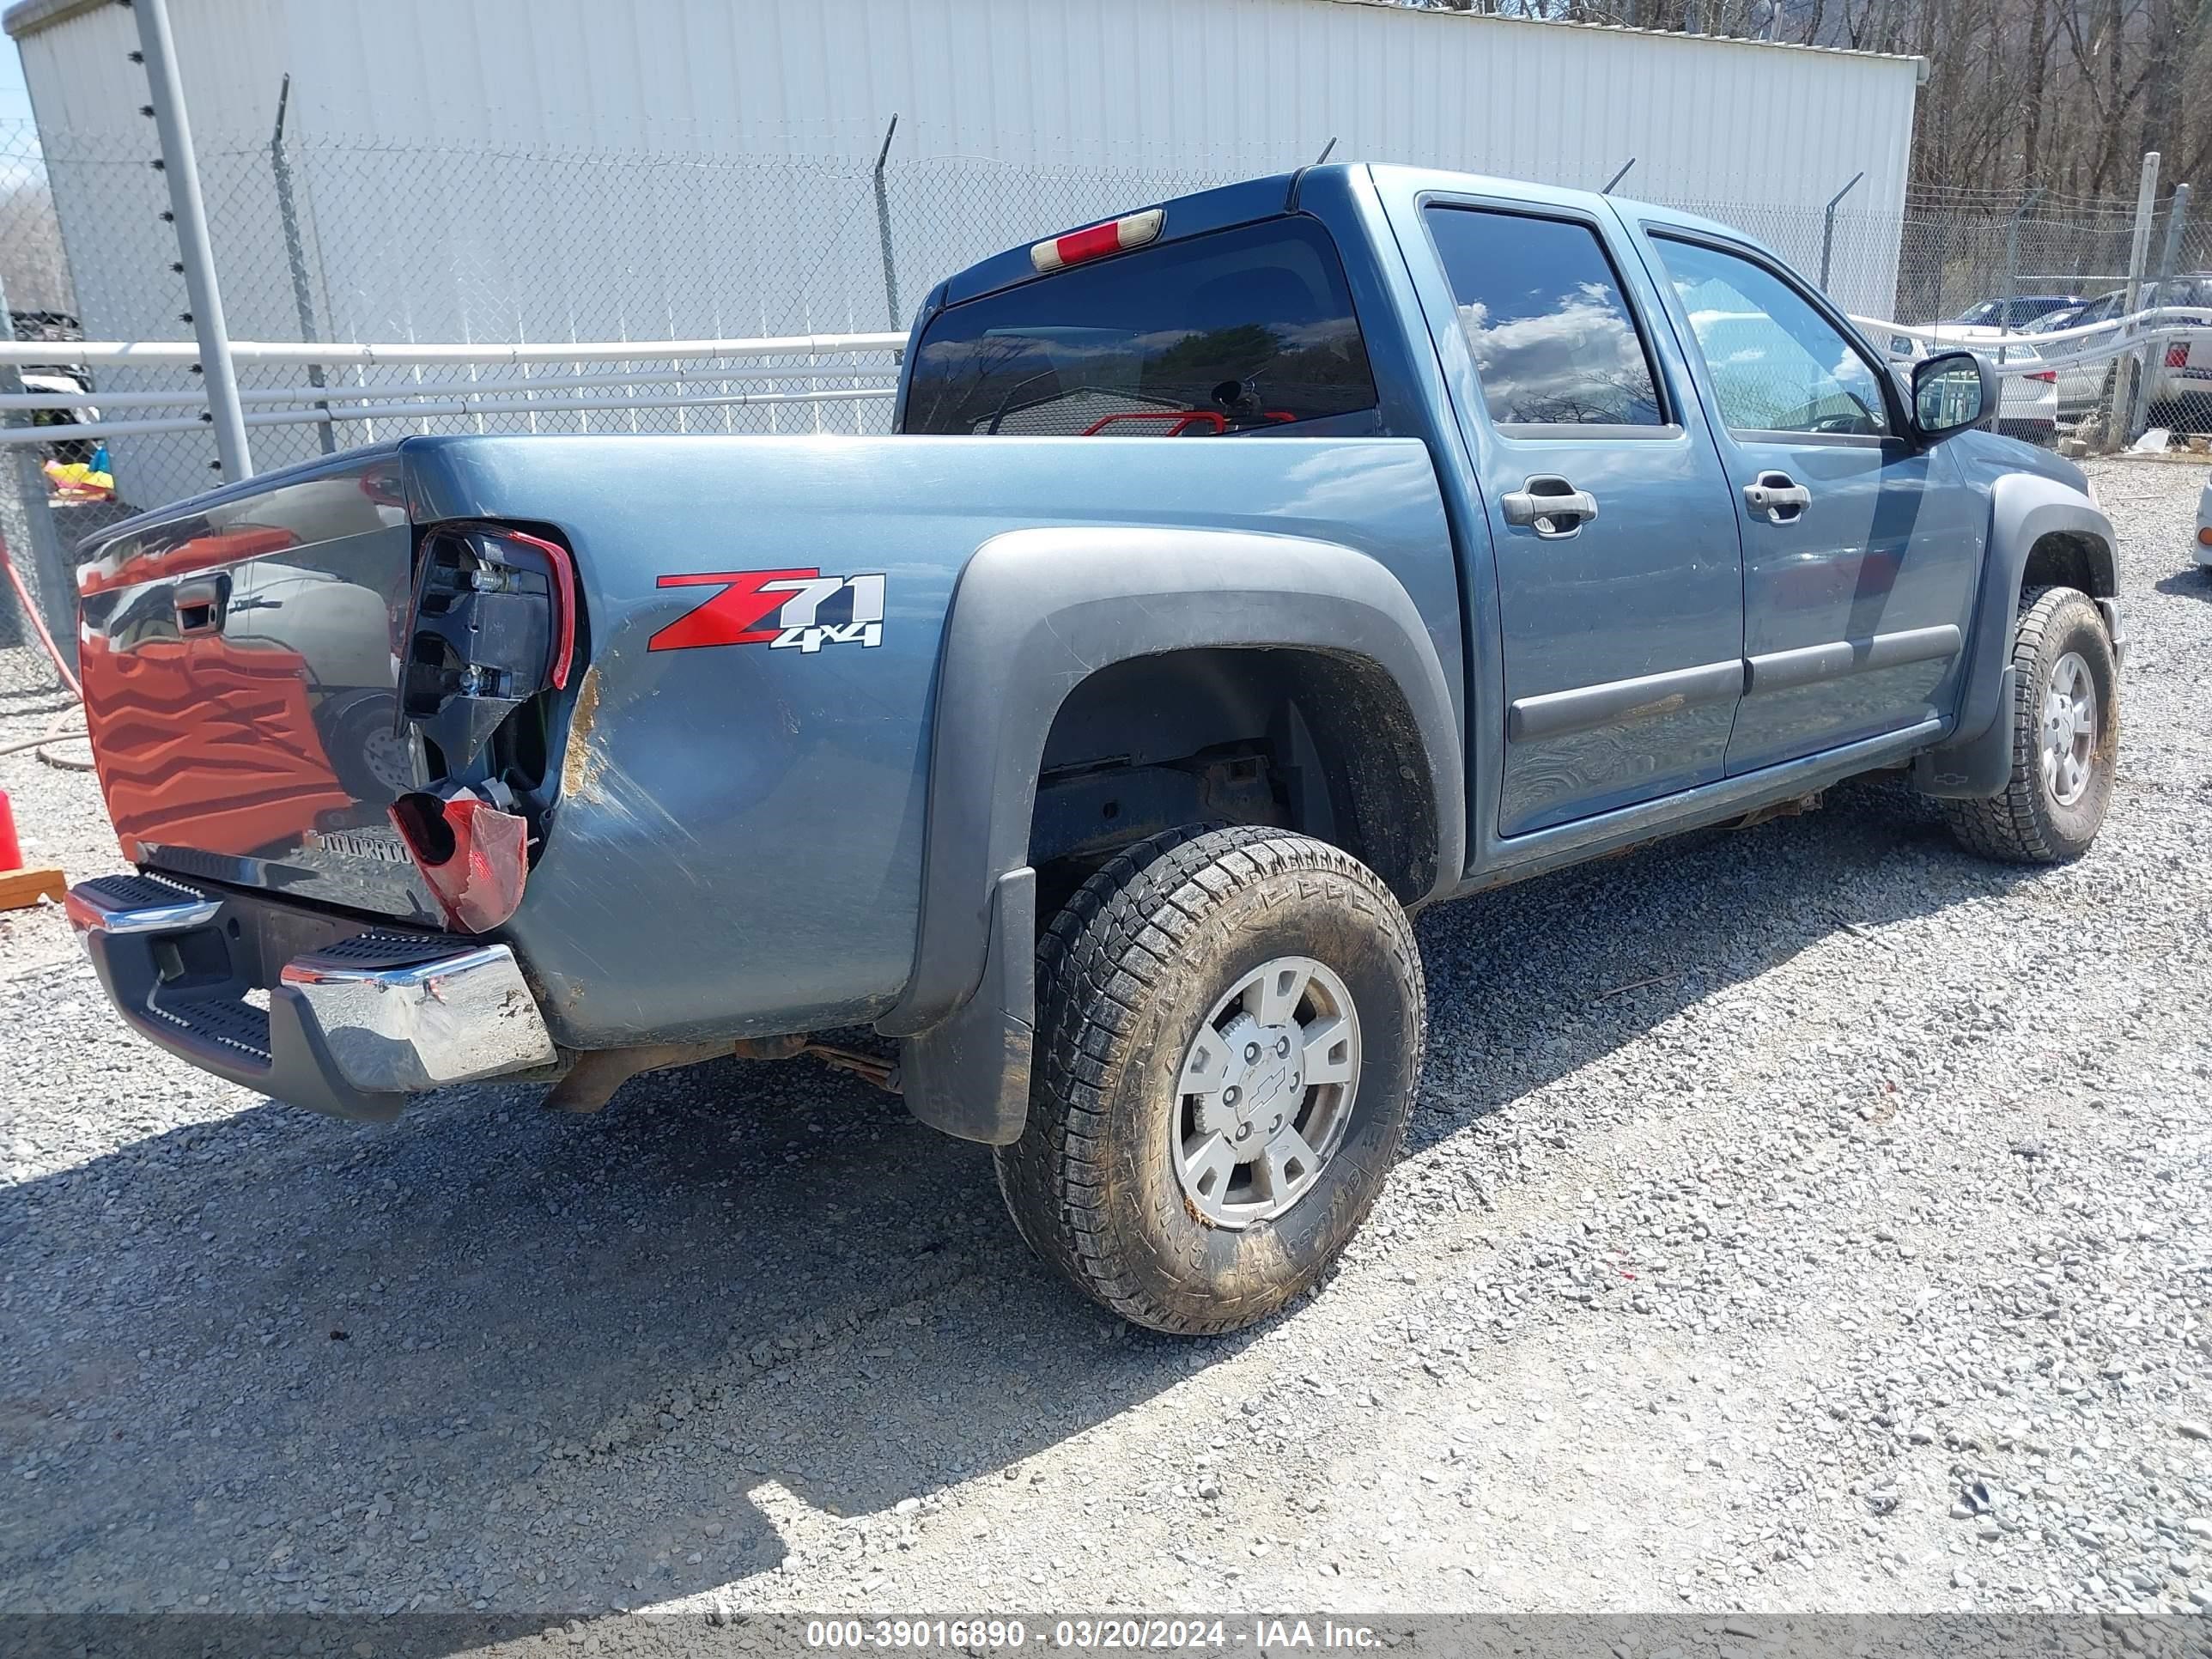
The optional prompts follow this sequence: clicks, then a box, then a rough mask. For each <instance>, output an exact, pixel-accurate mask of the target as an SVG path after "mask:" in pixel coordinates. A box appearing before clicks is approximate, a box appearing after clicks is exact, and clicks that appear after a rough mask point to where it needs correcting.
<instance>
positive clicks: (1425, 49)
mask: <svg viewBox="0 0 2212 1659" xmlns="http://www.w3.org/2000/svg"><path fill="white" fill-rule="evenodd" d="M170 9H171V13H172V15H173V20H174V24H175V33H176V38H177V44H178V51H179V57H180V58H181V62H182V71H183V76H184V82H185V92H186V97H187V101H188V103H189V105H190V107H191V119H192V124H193V128H194V132H195V137H196V138H197V144H198V148H199V150H200V153H201V161H202V170H203V173H204V176H205V178H206V179H207V195H208V200H209V204H210V215H211V217H212V220H213V228H214V233H215V236H216V243H217V257H218V261H219V264H220V266H221V269H222V280H223V286H224V298H225V301H226V308H227V310H228V313H229V322H230V328H231V332H232V334H233V335H234V336H235V337H246V338H251V337H278V338H297V337H300V335H301V330H302V317H301V311H302V307H301V306H300V305H299V304H298V303H296V301H297V298H298V295H297V294H296V293H295V287H296V285H295V283H293V282H292V280H291V279H290V276H289V256H288V252H287V247H286V244H285V241H284V239H283V235H282V234H281V229H280V222H279V218H278V215H277V213H276V210H275V205H274V200H273V193H272V189H271V179H270V167H269V160H268V151H269V145H270V129H271V125H272V121H273V118H274V116H275V112H276V103H277V97H278V89H279V87H280V85H281V84H282V83H283V79H284V77H285V76H287V75H289V76H290V87H291V91H290V100H289V111H288V115H287V132H288V134H289V135H290V137H289V146H290V148H289V166H290V168H291V172H292V175H293V179H292V182H293V186H294V191H295V196H296V197H297V202H296V215H295V218H296V221H297V222H298V224H299V228H300V231H301V234H300V237H299V240H300V241H301V245H302V251H303V254H304V258H305V261H306V263H307V266H308V267H309V276H310V280H309V282H308V283H307V289H309V290H310V291H311V292H310V296H309V297H310V299H311V301H312V303H311V304H309V305H308V306H307V307H304V308H305V309H306V310H307V311H308V312H309V313H311V314H310V315H309V316H308V317H307V319H306V321H307V326H308V327H310V328H312V329H313V331H314V333H315V334H316V336H317V337H323V338H335V339H368V338H384V339H391V338H412V339H420V340H485V339H498V340H512V339H532V340H545V339H552V338H567V337H575V338H641V337H659V338H664V339H665V338H670V337H699V336H706V335H726V334H757V333H761V332H782V331H797V330H799V329H802V328H805V329H812V330H817V331H838V330H848V329H880V328H883V327H884V326H886V325H888V324H889V323H890V321H891V319H890V318H889V317H888V315H887V313H888V310H889V304H888V301H887V299H886V295H885V291H884V277H883V271H882V264H883V260H882V249H881V247H880V246H879V243H878V211H877V208H876V205H875V201H874V192H873V190H872V177H871V169H872V166H873V164H874V162H875V160H876V156H877V152H878V149H879V147H880V146H881V145H882V143H883V140H884V129H885V125H886V124H887V122H888V121H889V120H890V117H891V116H892V115H893V114H896V116H897V118H898V127H897V134H896V142H895V143H894V145H893V148H892V150H891V163H890V167H889V168H888V169H887V184H888V189H887V191H886V209H887V211H886V213H885V215H884V216H885V217H887V218H888V219H889V221H890V227H891V238H892V241H893V245H894V251H895V256H896V270H897V286H898V295H899V308H900V310H901V311H902V312H910V310H911V308H912V307H913V305H914V304H915V301H918V300H919V299H920V298H921V295H922V294H923V293H924V292H925V291H926V290H927V286H928V284H929V283H931V282H933V280H935V278H936V277H938V276H941V275H943V274H945V272H947V271H948V270H951V269H954V268H957V266H959V265H961V264H965V263H967V262H968V261H969V260H970V259H973V258H976V257H979V256H980V255H981V254H982V253H985V252H989V251H991V250H992V249H993V248H994V247H997V246H1004V245H1007V244H1011V243H1014V242H1018V241H1024V240H1030V239H1031V238H1033V237H1035V236H1036V235H1039V234H1043V233H1045V232H1048V231H1051V230H1054V229H1059V228H1065V227H1066V225H1068V224H1070V223H1072V222H1080V220H1081V219H1083V218H1085V217H1087V216H1094V215H1102V214H1105V213H1109V212H1113V211H1116V210H1126V209H1127V208H1131V207H1135V206H1139V205H1141V204H1143V203H1144V202H1145V201H1147V200H1152V199H1157V198H1158V197H1162V196H1165V195H1170V194H1173V193H1175V192H1176V191H1179V190H1182V189H1186V188H1190V187H1193V186H1195V185H1202V184H1206V183H1214V182H1220V181H1224V180H1226V179H1232V178H1236V177H1238V176H1243V175H1249V174H1251V173H1261V172H1273V171H1278V170H1282V169H1285V168H1289V167H1296V166H1297V165H1299V164H1301V163H1304V162H1307V161H1312V160H1314V159H1315V158H1316V156H1317V155H1319V154H1320V152H1321V150H1322V146H1323V145H1324V144H1325V143H1327V142H1328V141H1329V140H1330V139H1332V138H1334V139H1335V140H1336V147H1335V153H1334V159H1337V160H1340V161H1341V160H1374V161H1410V162H1417V163H1425V164H1432V165H1437V166H1443V167H1460V168H1465V169H1467V170H1469V171H1474V172H1482V173H1496V174H1503V175H1507V176H1513V177H1521V178H1528V179H1538V180H1542V181H1546V182H1553V183H1559V184H1568V185H1583V186H1588V187H1592V188H1595V187H1596V186H1598V185H1602V184H1604V183H1605V182H1606V181H1607V179H1609V178H1610V177H1611V176H1612V175H1613V173H1615V172H1616V171H1618V170H1619V168H1620V167H1621V165H1622V164H1623V163H1624V162H1626V161H1628V160H1629V159H1630V158H1631V157H1634V158H1635V167H1634V168H1633V170H1632V172H1631V173H1630V174H1629V176H1628V178H1627V179H1626V180H1625V181H1624V182H1623V183H1622V185H1620V193H1622V194H1623V195H1633V196H1644V197H1650V198H1653V199H1656V200H1662V201H1666V202H1669V203H1672V204H1680V205H1686V206H1691V207H1693V208H1697V209H1699V210H1704V211H1707V212H1710V213H1711V214H1713V215H1714V216H1718V217H1723V218H1735V219H1737V220H1738V221H1739V222H1742V223H1744V224H1745V226H1746V228H1748V229H1750V230H1752V231H1753V232H1754V233H1756V234H1763V235H1765V236H1767V237H1768V239H1769V240H1773V241H1775V242H1776V243H1777V244H1778V246H1781V247H1782V250H1783V252H1785V253H1786V254H1789V255H1790V256H1792V257H1794V258H1797V259H1799V260H1800V261H1802V262H1805V263H1808V264H1813V265H1814V266H1815V267H1816V268H1817V264H1818V255H1819V223H1820V207H1821V205H1822V204H1824V203H1826V201H1827V200H1828V198H1829V197H1832V196H1833V195H1834V194H1835V193H1836V191H1838V189H1839V188H1840V187H1841V186H1842V185H1844V183H1845V182H1846V181H1847V180H1849V179H1850V178H1851V176H1852V175H1853V174H1854V173H1863V174H1864V179H1863V182H1862V183H1861V184H1860V185H1858V187H1857V190H1855V191H1854V192H1853V194H1852V196H1851V198H1850V207H1851V209H1852V210H1853V212H1854V216H1855V218H1856V219H1857V222H1858V224H1859V226H1860V227H1861V229H1860V232H1859V234H1857V235H1856V236H1855V237H1854V240H1853V244H1852V250H1851V252H1852V258H1850V261H1849V262H1848V263H1847V264H1839V265H1838V270H1837V272H1836V276H1835V278H1834V280H1833V281H1832V283H1831V286H1832V288H1833V289H1835V290H1836V291H1837V293H1838V297H1839V298H1841V299H1842V300H1843V301H1844V303H1845V304H1846V305H1848V306H1849V307H1851V308H1853V309H1855V310H1860V311H1866V312H1875V313H1881V312H1883V311H1886V310H1887V308H1888V307H1889V304H1890V301H1891V299H1892V297H1893V284H1894V275H1895V264H1896V234H1897V231H1896V221H1897V216H1899V214H1900V213H1901V210H1902V208H1903V204H1904V195H1905V179H1906V171H1907V163H1908V159H1909V150H1910V145H1911V129H1912V115H1913V100H1914V97H1915V93H1916V88H1917V82H1918V76H1919V69H1920V64H1919V60H1917V59H1915V58H1887V57H1879V56H1875V55H1872V54H1867V53H1856V52H1834V51H1827V50H1814V49H1808V48H1802V47H1795V46H1775V45H1768V44H1764V43H1757V42H1749V41H1741V40H1719V39H1711V38H1705V37H1693V36H1684V35H1678V34H1662V33H1646V32H1639V31H1635V30H1628V29H1616V28H1601V27H1583V26H1575V25H1565V24H1548V23H1530V22H1522V21H1512V20H1505V19H1498V18H1492V17H1480V16H1473V15H1464V14H1446V13H1437V12H1426V11H1419V10H1413V9H1407V8H1404V7H1398V6H1391V5H1386V4H1382V3H1374V0H806V3H793V0H629V3H621V4H610V3H607V0H171V4H170ZM5 22H6V27H7V29H8V32H9V33H10V34H12V35H14V36H15V39H16V40H17V41H18V43H19V44H20V46H21V52H22V58H23V64H24V70H25V74H26V77H27V81H28V83H29V87H30V92H31V98H32V103H33V108H34V110H35V112H36V114H37V118H38V121H39V125H40V133H41V136H42V140H43V142H44V144H45V148H46V154H47V157H48V161H49V167H50V171H51V174H52V181H53V186H54V191H55V195H56V198H57V206H58V210H59V213H60V216H61V220H62V228H63V234H64V240H65V242H66V244H67V247H68V252H69V256H70V267H71V272H72V276H73V278H74V281H75V283H76V289H77V294H78V304H79V308H80V310H81V312H82V315H83V320H84V323H85V325H86V328H87V331H88V333H91V334H94V335H96V336H100V337H118V336H119V337H181V336H183V335H185V334H186V333H187V332H188V330H187V329H185V327H184V326H183V325H181V324H180V323H179V320H178V317H177V313H178V311H179V309H180V307H179V303H178V301H179V294H180V289H179V288H178V287H177V285H176V283H175V282H174V280H173V278H171V277H169V276H168V274H167V273H168V272H169V267H170V264H171V262H172V261H173V259H174V258H175V252H174V245H173V240H170V234H169V228H168V227H167V226H166V225H165V224H163V223H162V222H161V217H160V210H161V207H162V206H163V205H164V202H163V200H162V185H161V178H160V175H159V174H158V173H153V172H151V171H150V170H149V169H148V168H147V167H146V166H145V161H144V160H143V157H145V156H147V155H151V154H152V151H153V148H154V146H153V137H152V132H151V125H152V124H151V123H150V122H148V121H146V120H145V119H144V118H143V117H142V116H141V115H140V114H139V113H138V111H139V107H140V106H141V105H143V103H144V102H145V101H146V91H145V82H144V71H143V68H141V67H140V66H139V65H137V64H133V63H132V62H131V58H130V54H131V52H132V51H133V49H134V48H135V47H136V46H137V40H136V33H135V26H134V24H133V21H132V19H131V13H130V11H129V10H128V9H125V8H124V7H121V6H117V5H113V4H111V3H106V0H21V3H18V4H16V5H15V6H13V7H12V8H11V9H9V11H8V12H7V14H6V19H5ZM134 157H135V158H137V159H133V158H134ZM770 158H776V159H775V160H773V161H771V159H770ZM1882 223H1887V224H1888V226H1889V227H1890V228H1889V230H1888V232H1887V245H1886V246H1884V245H1883V244H1882V241H1881V235H1880V234H1879V232H1878V231H1877V233H1876V234H1875V236H1874V238H1873V240H1872V243H1871V244H1869V237H1868V235H1867V234H1865V229H1864V228H1865V227H1866V226H1868V225H1875V226H1879V225H1881V224H1882ZM905 320H906V319H905V317H904V316H901V317H899V318H898V319H896V321H897V323H898V324H899V325H903V323H904V321H905ZM295 378H296V376H295ZM847 407H848V409H850V408H852V407H854V406H853V405H848V406H847ZM354 436H357V434H349V441H351V439H352V438H353V437H354ZM292 440H298V441H300V442H301V443H304V444H307V445H308V446H309V447H312V442H313V441H312V440H310V439H304V438H301V435H298V434H296V433H289V432H287V433H284V434H283V435H281V436H279V435H269V436H260V437H257V441H256V448H257V459H258V460H259V461H261V462H262V464H263V465H267V464H269V463H270V462H272V461H275V460H277V459H286V458H288V456H289V453H294V452H291V451H288V450H286V449H284V448H283V445H284V444H285V443H286V442H288V441H292ZM264 452H265V453H264ZM123 459H124V458H123V457H122V456H121V455H120V454H118V463H120V462H122V461H123ZM191 482H192V483H194V484H195V485H197V484H199V483H204V482H205V479H204V477H200V478H197V479H194V480H192V481H191ZM143 493H144V494H147V495H152V494H158V493H159V492H158V491H155V490H153V489H150V488H149V489H147V490H145V491H144V492H143Z"/></svg>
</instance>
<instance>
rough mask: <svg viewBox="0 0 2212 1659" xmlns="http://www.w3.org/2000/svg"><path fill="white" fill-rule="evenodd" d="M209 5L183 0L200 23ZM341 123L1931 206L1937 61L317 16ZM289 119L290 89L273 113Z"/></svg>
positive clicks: (1186, 7) (1187, 11)
mask: <svg viewBox="0 0 2212 1659" xmlns="http://www.w3.org/2000/svg"><path fill="white" fill-rule="evenodd" d="M203 6H204V7H205V8H206V9H208V10H210V11H211V12H216V11H219V12H220V13H221V14H223V15H234V14H236V13H237V12H239V11H240V10H241V9H243V8H242V7H240V5H239V4H238V3H236V0H179V3H178V4H177V6H176V9H177V12H178V15H179V19H180V20H181V21H180V24H179V27H180V31H181V30H182V28H183V27H184V26H185V21H190V20H191V19H192V18H193V15H194V13H195V12H196V11H197V10H198V9H201V8H202V7H203ZM287 12H288V16H289V23H290V32H291V47H292V57H293V59H294V62H293V65H292V66H293V67H294V68H295V70H297V71H298V78H299V82H300V86H301V94H302V96H303V97H304V98H305V99H306V100H307V110H306V112H307V116H308V118H310V120H311V121H313V123H314V124H315V125H316V126H317V127H318V129H319V131H324V132H326V133H331V134H337V133H341V132H343V133H349V134H355V135H358V136H360V137H381V138H385V139H387V140H389V139H395V138H396V139H402V140H404V139H408V138H419V137H422V136H423V135H425V134H433V133H435V134H436V135H437V136H438V137H441V139H445V140H448V141H453V142H467V141H471V140H485V139H496V140H499V141H501V142H508V143H521V144H533V143H534V144H540V145H553V146H557V147H562V148H576V147H587V148H598V147H614V148H621V149H634V148H648V149H677V150H684V149H707V150H711V151H714V152H717V153H722V154H746V155H819V156H848V157H859V156H868V155H873V153H874V149H875V146H876V144H877V143H878V140H879V138H880V137H881V135H882V132H883V129H884V121H885V119H886V118H888V117H889V116H890V113H891V112H893V111H897V112H899V117H900V129H901V144H902V151H903V152H904V153H905V154H908V155H925V156H927V155H963V156H987V157H992V158H994V159H997V160H1000V161H1033V162H1036V163H1039V164H1042V165H1048V166H1050V165H1078V166H1091V165H1106V166H1113V167H1178V168H1189V169H1195V170H1198V171H1202V172H1208V173H1234V172H1255V171H1267V170H1271V169H1273V168H1278V167H1285V166H1291V165H1295V164H1296V163H1297V162H1300V161H1308V160H1310V159H1311V158H1312V157H1313V155H1315V154H1316V153H1317V152H1318V151H1319V149H1321V146H1322V143H1325V142H1326V141H1327V140H1328V138H1329V137H1331V136H1336V137H1340V140H1341V144H1340V155H1341V156H1344V157H1346V158H1350V159H1361V160H1370V161H1414V162H1420V163H1426V164H1433V165H1437V166H1442V167H1464V168H1467V169H1468V170H1470V171H1474V172H1481V173H1502V174H1506V175H1509V176H1514V177H1522V178H1530V179H1541V180H1544V181H1547V182H1553V183H1559V184H1571V185H1598V184H1601V183H1602V182H1603V181H1604V180H1605V179H1607V177H1608V176H1610V175H1611V173H1613V169H1614V168H1615V167H1619V166H1620V163H1621V162H1622V161H1626V159H1627V158H1628V157H1629V156H1630V155H1637V156H1638V157H1639V158H1640V159H1639V161H1638V167H1637V172H1636V173H1635V175H1634V177H1635V179H1636V183H1637V185H1638V188H1639V189H1641V190H1643V191H1646V192H1648V193H1652V194H1656V195H1662V196H1665V197H1669V198H1677V199H1685V200H1690V199H1694V200H1703V201H1740V202H1808V201H1809V202H1812V203H1816V204H1817V203H1820V202H1823V201H1825V200H1826V199H1827V197H1829V196H1830V195H1831V194H1832V193H1833V191H1835V190H1836V189H1837V187H1838V185H1841V184H1842V183H1843V182H1844V180H1845V179H1849V178H1850V176H1851V174H1852V173H1854V172H1857V171H1858V170H1860V169H1861V168H1863V169H1865V171H1866V173H1867V178H1868V181H1869V185H1868V190H1869V194H1868V197H1867V205H1870V206H1875V207H1879V206H1881V205H1884V204H1898V203H1901V201H1902V197H1903V191H1904V185H1905V164H1906V158H1907V150H1908V147H1909V145H1910V143H1911V117H1912V99H1913V88H1914V80H1915V68H1914V65H1913V64H1912V62H1911V60H1909V59H1899V58H1873V57H1868V56H1861V55H1855V54H1844V53H1838V52H1807V51H1802V50H1798V49H1795V48H1787V47H1775V46H1762V45H1759V44H1755V43H1751V42H1745V41H1735V40H1708V39H1703V38H1693V37H1689V36H1684V35H1674V34H1647V33H1634V32H1631V31H1626V30H1613V29H1595V28H1566V27H1559V26H1556V25H1548V24H1538V23H1525V22H1517V21H1510V20H1504V19H1498V18H1482V17H1470V16H1465V15H1460V16H1453V15H1444V14H1441V13H1431V12H1419V11H1413V10H1410V9H1406V8H1402V7H1391V6H1382V5H1372V4H1355V3H1346V0H837V3H834V4H818V3H809V4H793V3H791V0H735V3H732V0H632V3H629V4H625V5H619V6H614V5H608V4H606V3H605V0H471V3H454V0H376V3H374V4H370V3H367V0H288V6H287ZM268 101H269V97H268V94H265V93H264V95H263V97H262V98H261V99H260V100H258V104H260V105H266V103H267V102H268Z"/></svg>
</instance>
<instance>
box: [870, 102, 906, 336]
mask: <svg viewBox="0 0 2212 1659" xmlns="http://www.w3.org/2000/svg"><path fill="white" fill-rule="evenodd" d="M896 131H898V114H897V112H896V111H894V112H892V114H891V124H890V125H889V126H887V127H885V128H884V147H883V148H882V149H879V150H878V151H877V152H876V238H877V240H878V241H880V242H881V243H882V244H883V248H884V304H885V305H886V306H887V307H890V319H891V322H890V325H891V326H892V327H893V328H897V327H899V326H900V325H901V319H900V315H899V298H898V262H897V260H896V259H895V258H892V255H891V198H890V191H887V190H886V189H885V188H884V162H885V161H889V160H890V154H891V135H892V134H893V133H895V132H896Z"/></svg>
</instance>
